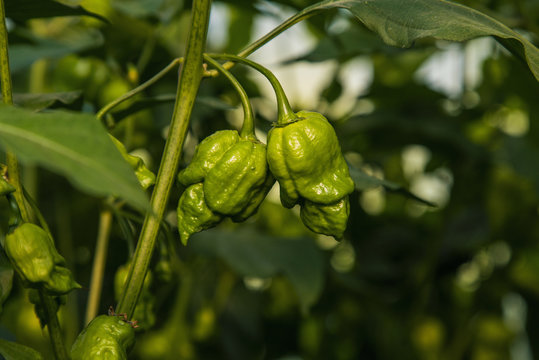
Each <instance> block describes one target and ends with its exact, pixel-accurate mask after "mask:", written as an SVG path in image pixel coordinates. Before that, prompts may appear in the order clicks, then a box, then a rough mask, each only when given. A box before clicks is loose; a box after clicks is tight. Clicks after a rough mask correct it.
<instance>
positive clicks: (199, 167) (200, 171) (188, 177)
mask: <svg viewBox="0 0 539 360" xmlns="http://www.w3.org/2000/svg"><path fill="white" fill-rule="evenodd" d="M239 140H240V136H239V134H238V132H237V131H234V130H221V131H217V132H215V133H213V134H212V135H210V136H208V137H207V138H205V139H204V140H202V141H201V142H200V144H198V145H197V147H196V149H195V154H194V155H193V159H192V160H191V163H190V164H189V166H187V167H186V168H185V169H184V170H182V171H180V173H179V174H178V180H179V181H180V183H182V185H184V186H189V185H193V184H196V183H199V182H202V181H204V178H205V177H206V175H207V174H208V172H209V171H210V170H211V169H212V168H213V167H214V166H215V164H217V162H218V161H219V160H220V159H221V158H222V157H223V155H224V154H225V153H226V152H227V151H228V149H230V148H231V147H232V145H234V144H236V143H237V142H238V141H239Z"/></svg>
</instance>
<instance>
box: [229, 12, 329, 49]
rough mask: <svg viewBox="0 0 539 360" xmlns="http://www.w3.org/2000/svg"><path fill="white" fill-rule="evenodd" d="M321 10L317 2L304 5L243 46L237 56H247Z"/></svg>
mask: <svg viewBox="0 0 539 360" xmlns="http://www.w3.org/2000/svg"><path fill="white" fill-rule="evenodd" d="M322 10H323V9H320V5H319V4H314V5H311V6H308V7H306V8H305V9H303V10H301V11H300V12H298V13H297V14H295V15H293V16H291V17H289V18H288V19H286V20H285V21H284V22H283V23H282V24H280V25H278V26H277V27H276V28H275V29H273V30H271V31H270V32H269V33H267V34H266V35H264V36H262V37H261V38H260V39H258V40H256V41H255V42H253V43H251V44H250V45H247V47H245V48H244V49H243V50H242V51H240V52H239V53H238V56H240V57H246V56H249V55H250V54H252V53H253V52H255V51H256V50H257V49H259V48H260V47H262V46H263V45H265V44H266V43H267V42H269V41H271V40H273V38H275V37H276V36H277V35H279V34H280V33H282V32H283V31H285V30H287V29H288V28H290V27H292V26H293V25H296V24H297V23H299V22H300V21H302V20H305V19H308V18H310V17H311V16H313V15H316V14H318V13H320V12H321V11H322Z"/></svg>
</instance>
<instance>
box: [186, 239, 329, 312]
mask: <svg viewBox="0 0 539 360" xmlns="http://www.w3.org/2000/svg"><path fill="white" fill-rule="evenodd" d="M189 246H190V247H193V248H194V249H195V250H196V251H198V252H201V253H204V254H207V255H212V256H218V257H220V258H221V259H223V260H224V261H226V262H227V263H228V264H229V265H230V266H231V267H232V268H234V269H235V270H236V271H237V272H238V273H240V274H241V275H244V276H256V277H263V278H267V277H270V276H275V275H277V274H284V275H285V276H286V277H287V278H288V279H289V280H290V282H291V283H292V285H293V287H294V289H295V291H296V294H297V295H298V298H299V301H300V303H301V307H302V310H303V311H306V310H308V309H309V307H310V306H312V305H313V304H314V303H315V301H316V300H317V299H318V297H319V296H320V293H321V291H322V288H323V281H324V258H323V255H322V252H321V251H320V250H319V249H318V248H317V246H316V245H315V243H314V241H313V239H311V238H281V237H274V236H268V235H264V234H261V233H257V232H255V231H252V230H249V229H247V230H245V229H241V230H236V231H234V232H230V231H218V230H207V231H204V232H201V233H198V234H195V235H193V238H192V241H190V242H189Z"/></svg>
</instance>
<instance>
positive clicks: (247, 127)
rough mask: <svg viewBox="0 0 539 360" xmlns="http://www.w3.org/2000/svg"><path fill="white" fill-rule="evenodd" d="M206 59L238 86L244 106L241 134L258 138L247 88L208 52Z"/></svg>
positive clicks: (243, 136) (237, 89)
mask: <svg viewBox="0 0 539 360" xmlns="http://www.w3.org/2000/svg"><path fill="white" fill-rule="evenodd" d="M204 60H206V61H207V62H209V63H210V64H212V66H213V67H215V68H216V69H217V70H218V71H219V72H220V73H221V74H223V75H224V76H226V78H227V79H228V80H230V82H231V83H232V85H234V88H236V91H237V92H238V95H239V96H240V100H241V105H242V107H243V126H242V127H241V131H240V136H241V137H242V138H249V137H252V138H256V137H255V125H254V116H253V108H252V106H251V102H250V101H249V97H248V96H247V93H246V92H245V89H244V88H243V87H242V86H241V84H240V82H239V81H238V79H236V78H235V77H234V76H233V75H232V74H231V73H230V72H229V71H228V70H226V69H225V68H224V67H223V66H222V65H221V64H219V63H218V62H217V61H215V60H213V59H212V58H211V57H210V56H208V55H207V54H204Z"/></svg>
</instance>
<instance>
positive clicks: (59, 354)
mask: <svg viewBox="0 0 539 360" xmlns="http://www.w3.org/2000/svg"><path fill="white" fill-rule="evenodd" d="M0 81H1V82H2V99H3V102H4V104H8V105H12V104H13V91H12V87H11V74H10V71H9V57H8V38H7V29H6V14H5V9H4V0H0ZM6 157H7V165H8V174H9V180H10V183H11V184H12V185H13V186H14V187H15V192H14V194H13V195H14V197H15V200H16V201H17V204H18V206H19V210H20V212H21V217H22V219H23V220H24V221H25V222H30V221H31V220H32V219H31V215H30V212H29V211H28V208H27V207H26V206H27V204H26V201H25V199H24V193H23V188H22V183H21V179H20V172H19V163H18V160H17V157H16V156H15V154H13V153H12V152H11V151H8V152H7V154H6ZM38 292H39V298H40V302H41V304H42V306H43V308H44V309H45V318H46V320H47V327H48V329H49V337H50V340H51V344H52V348H53V352H54V354H55V357H56V359H58V360H68V359H69V356H68V355H67V351H66V348H65V346H64V340H63V337H62V330H61V328H60V323H59V322H58V317H57V316H56V308H55V305H54V303H53V301H54V300H53V299H52V298H51V297H49V296H47V294H46V293H45V291H44V290H43V289H39V290H38Z"/></svg>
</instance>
